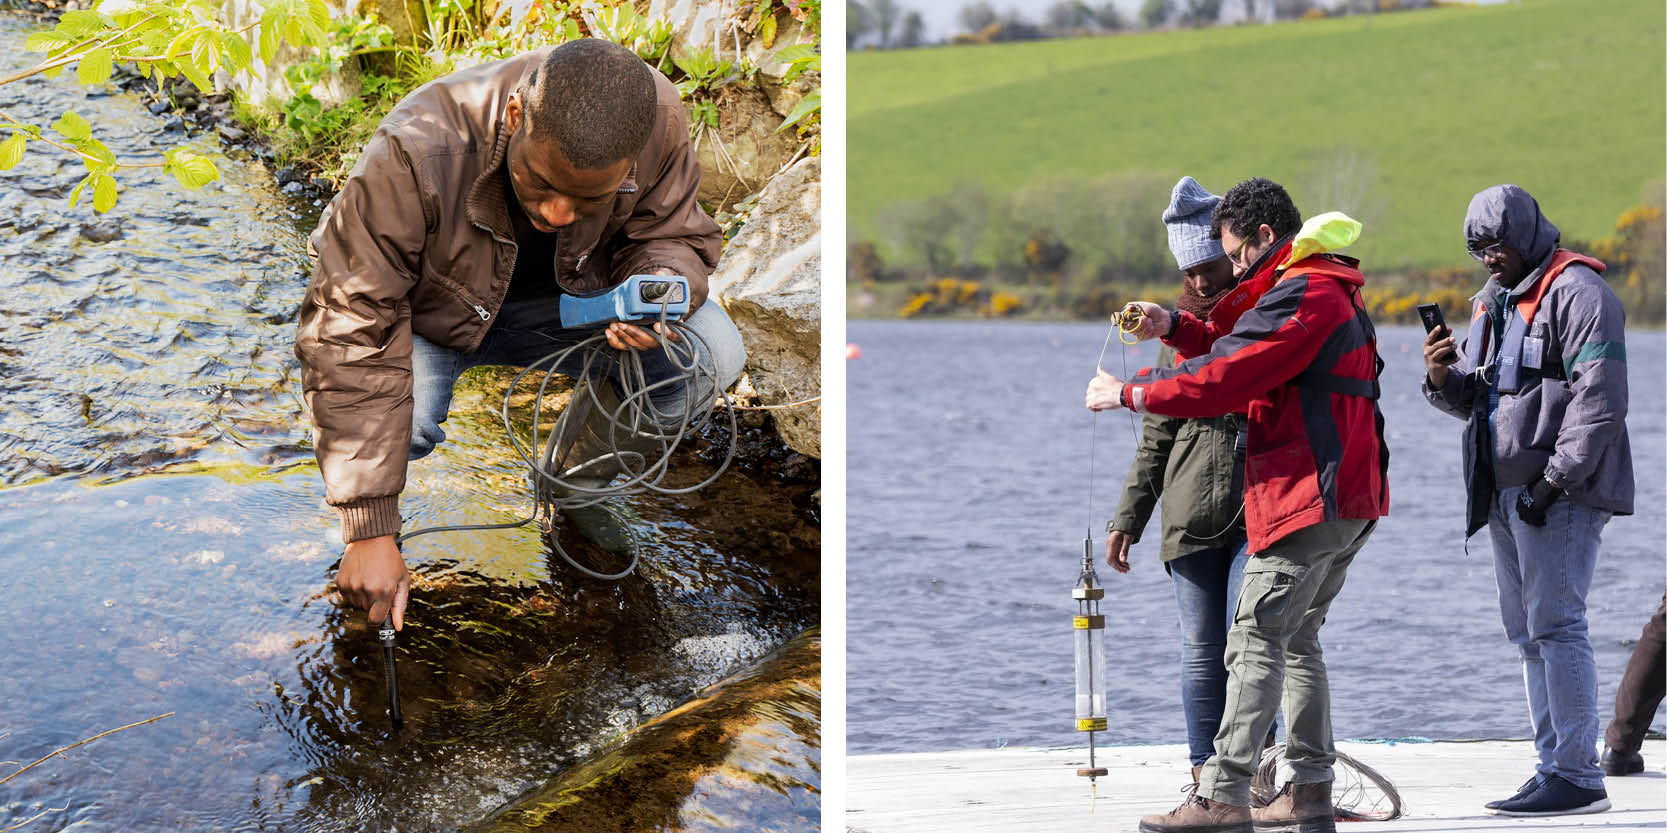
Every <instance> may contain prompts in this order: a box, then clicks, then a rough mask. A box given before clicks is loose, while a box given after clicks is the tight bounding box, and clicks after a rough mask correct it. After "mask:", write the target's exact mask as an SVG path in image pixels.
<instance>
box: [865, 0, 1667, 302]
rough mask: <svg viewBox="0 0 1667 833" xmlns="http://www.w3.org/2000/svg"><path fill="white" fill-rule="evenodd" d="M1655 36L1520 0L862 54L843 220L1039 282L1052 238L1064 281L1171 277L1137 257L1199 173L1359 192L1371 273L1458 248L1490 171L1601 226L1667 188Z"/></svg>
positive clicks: (1664, 92) (1309, 195)
mask: <svg viewBox="0 0 1667 833" xmlns="http://www.w3.org/2000/svg"><path fill="white" fill-rule="evenodd" d="M1663 44H1664V33H1663V17H1662V14H1661V6H1660V4H1659V3H1657V2H1654V0H1592V2H1573V1H1572V0H1528V2H1524V3H1520V4H1517V3H1513V4H1507V5H1502V6H1488V7H1477V8H1440V9H1431V10H1425V11H1414V12H1406V13H1401V14H1395V15H1369V16H1362V17H1349V18H1328V19H1322V20H1312V21H1299V22H1291V23H1281V24H1275V25H1248V26H1236V27H1217V28H1209V29H1202V30H1189V31H1172V32H1144V33H1137V34H1124V35H1117V36H1109V37H1097V38H1082V39H1076V40H1053V41H1046V42H1036V43H1015V44H999V45H991V46H966V47H958V48H952V49H922V50H902V51H888V52H876V51H867V52H860V53H855V54H852V55H851V56H850V58H849V62H848V66H849V72H850V81H849V89H850V101H849V111H848V112H849V125H848V129H847V136H848V141H849V144H850V151H849V157H848V158H849V176H848V206H849V208H848V211H849V214H848V221H849V225H848V228H849V234H850V237H851V239H852V241H855V242H869V243H872V244H873V245H874V247H875V252H876V255H877V257H878V258H880V259H881V260H882V261H883V262H884V263H887V264H891V265H892V266H893V268H894V270H905V271H906V270H913V271H915V272H918V273H921V274H923V275H926V276H928V277H930V276H933V275H944V274H955V275H960V276H969V275H976V276H986V275H990V276H992V277H991V281H990V282H991V283H992V284H1002V283H1006V284H1012V285H1023V286H1034V285H1036V284H1038V283H1039V280H1038V278H1036V277H1032V276H1027V274H1026V272H1027V271H1030V272H1039V271H1045V268H1044V267H1045V266H1046V263H1045V262H1040V261H1039V262H1035V263H1028V262H1027V258H1028V257H1029V255H1028V253H1027V252H1026V251H1025V250H1024V249H1023V246H1024V245H1025V244H1026V243H1027V242H1028V241H1030V240H1032V239H1038V238H1040V239H1042V242H1044V243H1045V242H1046V240H1047V239H1049V238H1051V239H1054V240H1056V241H1058V242H1060V243H1062V244H1063V245H1064V246H1065V249H1066V251H1067V254H1068V257H1067V259H1066V261H1065V263H1064V264H1063V268H1064V269H1065V270H1066V272H1067V273H1068V274H1067V276H1066V279H1067V281H1069V280H1072V279H1074V280H1075V281H1077V282H1078V284H1085V283H1087V282H1089V281H1105V280H1124V281H1131V282H1135V283H1153V282H1160V281H1159V277H1158V276H1157V275H1154V274H1152V273H1150V272H1149V271H1148V270H1147V269H1146V268H1144V267H1143V266H1142V264H1149V263H1151V262H1152V253H1153V252H1154V251H1156V252H1158V253H1160V254H1162V255H1163V256H1164V257H1167V254H1166V252H1165V251H1164V250H1163V248H1162V247H1163V245H1164V241H1163V230H1162V227H1161V226H1160V225H1159V220H1158V216H1159V214H1160V212H1161V211H1162V208H1163V205H1164V203H1165V201H1166V198H1167V186H1168V185H1169V184H1172V183H1173V182H1174V181H1175V180H1176V179H1178V178H1179V177H1180V176H1181V175H1182V174H1192V175H1193V176H1196V177H1197V178H1198V179H1199V180H1200V181H1201V182H1203V183H1204V184H1205V186H1206V187H1209V188H1211V189H1212V190H1215V191H1216V192H1217V193H1220V192H1222V191H1225V190H1226V189H1227V188H1228V187H1229V186H1231V185H1232V184H1233V183H1234V182H1236V181H1238V180H1240V179H1243V178H1245V177H1249V176H1255V175H1261V176H1267V177H1270V178H1272V179H1275V180H1278V181H1280V182H1282V183H1284V184H1286V185H1287V187H1289V188H1290V189H1291V191H1292V195H1293V197H1294V198H1295V199H1296V201H1297V205H1298V207H1299V208H1301V209H1302V210H1303V211H1304V212H1305V213H1315V212H1319V211H1323V210H1332V209H1337V210H1343V211H1347V212H1348V213H1350V214H1352V215H1354V216H1355V217H1357V218H1358V219H1360V220H1362V221H1363V222H1364V223H1365V226H1366V228H1365V234H1364V235H1363V237H1362V238H1361V241H1360V242H1359V243H1358V244H1356V245H1355V246H1354V247H1353V248H1352V249H1351V250H1350V253H1351V254H1354V255H1356V256H1359V257H1361V258H1362V260H1363V261H1364V262H1365V264H1366V266H1367V268H1368V270H1369V273H1370V274H1372V275H1373V276H1374V277H1376V276H1386V277H1387V276H1390V275H1393V274H1396V273H1404V272H1410V271H1414V270H1418V271H1425V270H1435V269H1440V268H1443V267H1453V266H1459V265H1468V259H1467V258H1466V257H1465V255H1464V252H1463V247H1464V241H1463V240H1462V239H1461V236H1460V232H1459V228H1460V223H1461V221H1462V218H1463V216H1464V210H1465V206H1466V205H1467V204H1468V202H1469V199H1470V197H1471V195H1472V194H1474V193H1475V192H1476V191H1478V190H1480V189H1481V188H1484V187H1486V186H1488V185H1493V184H1496V183H1499V182H1514V183H1516V184H1518V185H1521V186H1523V187H1525V188H1527V189H1528V190H1530V191H1531V192H1533V193H1534V194H1535V196H1536V197H1538V198H1539V200H1540V202H1541V204H1542V205H1543V206H1545V209H1546V213H1547V214H1548V215H1549V216H1550V217H1551V218H1552V219H1553V220H1554V221H1556V222H1557V223H1558V224H1559V225H1560V226H1561V227H1562V228H1563V230H1564V235H1565V238H1566V239H1570V240H1573V239H1580V240H1587V241H1600V240H1605V239H1608V238H1610V237H1611V236H1612V235H1614V234H1616V233H1617V232H1616V225H1617V218H1619V217H1621V216H1622V215H1623V213H1627V212H1629V211H1630V210H1631V209H1633V208H1635V207H1637V206H1651V205H1659V203H1660V202H1661V187H1662V186H1661V183H1662V176H1663V173H1664V165H1663V157H1662V140H1663V136H1664V134H1667V116H1664V109H1667V80H1664V72H1663V63H1664V56H1663ZM1117 194H1126V195H1127V197H1126V198H1123V199H1116V198H1115V197H1116V195H1117ZM1135 197H1138V199H1135ZM1114 204H1115V205H1114ZM980 206H982V207H984V209H985V210H983V211H980ZM946 214H947V215H948V216H947V219H946V216H945V215H946ZM1073 217H1076V218H1079V221H1072V220H1071V218H1073ZM1084 217H1088V218H1089V219H1088V221H1082V218H1084ZM1097 224H1098V225H1097ZM1105 224H1111V225H1110V226H1107V225H1105ZM1067 225H1069V226H1070V227H1066V226H1067ZM1097 227H1098V228H1100V229H1101V231H1100V232H1098V235H1099V236H1098V237H1096V232H1095V229H1096V228H1097ZM921 228H927V229H933V228H947V229H948V231H946V232H944V233H943V234H942V236H941V237H940V238H939V239H936V240H934V239H930V233H927V234H926V235H925V236H923V235H922V234H921V233H920V231H919V230H920V229H921ZM1136 237H1140V238H1141V239H1142V240H1145V241H1147V242H1136V240H1135V238H1136ZM946 239H947V241H948V242H944V241H945V240H946ZM1108 241H1114V242H1108ZM1040 248H1043V249H1045V248H1046V246H1041V247H1040ZM1045 260H1046V258H1043V259H1042V261H1045ZM1170 265H1171V266H1172V263H1171V264H1170ZM852 279H853V281H857V282H859V283H860V281H861V280H863V278H862V277H861V276H856V275H853V277H852ZM1641 279H1645V280H1651V281H1653V284H1652V285H1653V286H1654V287H1657V291H1656V294H1657V295H1660V294H1661V293H1660V291H1659V287H1660V286H1661V276H1660V275H1659V274H1656V275H1653V276H1651V275H1644V276H1643V277H1642V278H1641ZM1477 282H1479V281H1478V280H1477V278H1476V276H1475V274H1473V273H1466V276H1465V278H1464V281H1463V283H1464V284H1465V286H1466V287H1467V288H1468V287H1469V286H1470V285H1471V284H1473V283H1477ZM1171 283H1173V284H1176V285H1178V280H1176V281H1170V280H1168V279H1163V280H1162V281H1161V284H1162V285H1169V284H1171ZM1409 286H1411V285H1410V284H1409ZM1080 288H1081V287H1080V286H1079V290H1080ZM1409 291H1411V290H1409ZM1641 291H1642V290H1641ZM1080 294H1081V292H1080V291H1078V292H1076V293H1075V294H1074V295H1073V294H1068V295H1067V297H1066V298H1064V299H1062V301H1063V302H1062V303H1060V304H1058V305H1057V306H1055V309H1056V310H1057V311H1064V310H1068V309H1070V308H1071V306H1072V304H1071V303H1070V298H1072V297H1077V296H1080ZM1646 294H1647V293H1646ZM1033 297H1034V293H1033ZM1042 300H1043V302H1044V303H1046V301H1047V299H1046V298H1045V297H1044V298H1043V299H1042ZM1048 305H1051V304H1048ZM1655 306H1657V307H1659V306H1660V304H1659V302H1657V303H1656V304H1655ZM895 311H896V308H895V307H893V308H891V309H888V310H885V313H886V314H891V313H893V312H895ZM853 312H854V313H855V314H861V312H860V310H858V309H857V308H856V307H853Z"/></svg>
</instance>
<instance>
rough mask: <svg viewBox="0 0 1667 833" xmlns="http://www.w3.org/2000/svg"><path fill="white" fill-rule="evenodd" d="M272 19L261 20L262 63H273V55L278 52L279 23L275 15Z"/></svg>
mask: <svg viewBox="0 0 1667 833" xmlns="http://www.w3.org/2000/svg"><path fill="white" fill-rule="evenodd" d="M269 16H270V17H271V20H270V21H268V20H265V19H263V20H261V23H260V60H261V63H264V64H270V63H272V56H273V55H276V54H278V26H279V25H280V24H279V23H278V20H277V17H276V16H275V15H270V13H269Z"/></svg>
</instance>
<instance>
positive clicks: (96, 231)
mask: <svg viewBox="0 0 1667 833" xmlns="http://www.w3.org/2000/svg"><path fill="white" fill-rule="evenodd" d="M81 236H82V237H85V238H86V239H88V240H91V241H93V242H94V243H109V242H110V241H112V240H120V239H122V227H121V224H120V223H118V222H116V221H115V220H102V221H99V222H96V223H82V224H81Z"/></svg>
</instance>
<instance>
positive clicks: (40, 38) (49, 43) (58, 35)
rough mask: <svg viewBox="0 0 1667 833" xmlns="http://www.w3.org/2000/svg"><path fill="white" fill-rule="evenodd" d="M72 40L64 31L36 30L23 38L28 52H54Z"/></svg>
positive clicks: (24, 46)
mask: <svg viewBox="0 0 1667 833" xmlns="http://www.w3.org/2000/svg"><path fill="white" fill-rule="evenodd" d="M72 42H73V41H71V40H70V39H69V38H67V37H64V34H63V33H62V32H57V31H49V32H35V33H32V34H30V35H29V37H27V38H24V39H23V48H24V50H26V51H28V52H53V51H55V50H59V49H63V48H64V47H66V46H69V45H70V44H71V43H72Z"/></svg>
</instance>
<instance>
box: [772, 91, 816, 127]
mask: <svg viewBox="0 0 1667 833" xmlns="http://www.w3.org/2000/svg"><path fill="white" fill-rule="evenodd" d="M821 109H822V89H821V88H820V87H818V88H816V89H815V90H812V91H811V92H810V94H809V95H806V96H805V97H804V98H801V99H799V104H798V106H796V107H794V108H793V112H791V113H788V114H787V118H786V119H784V120H783V121H782V123H781V126H780V127H778V128H776V132H777V133H780V132H782V131H783V130H786V129H787V128H789V127H791V126H793V125H794V124H797V123H798V122H799V120H800V119H803V118H805V117H806V116H809V115H810V114H811V113H815V112H819V111H821Z"/></svg>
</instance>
